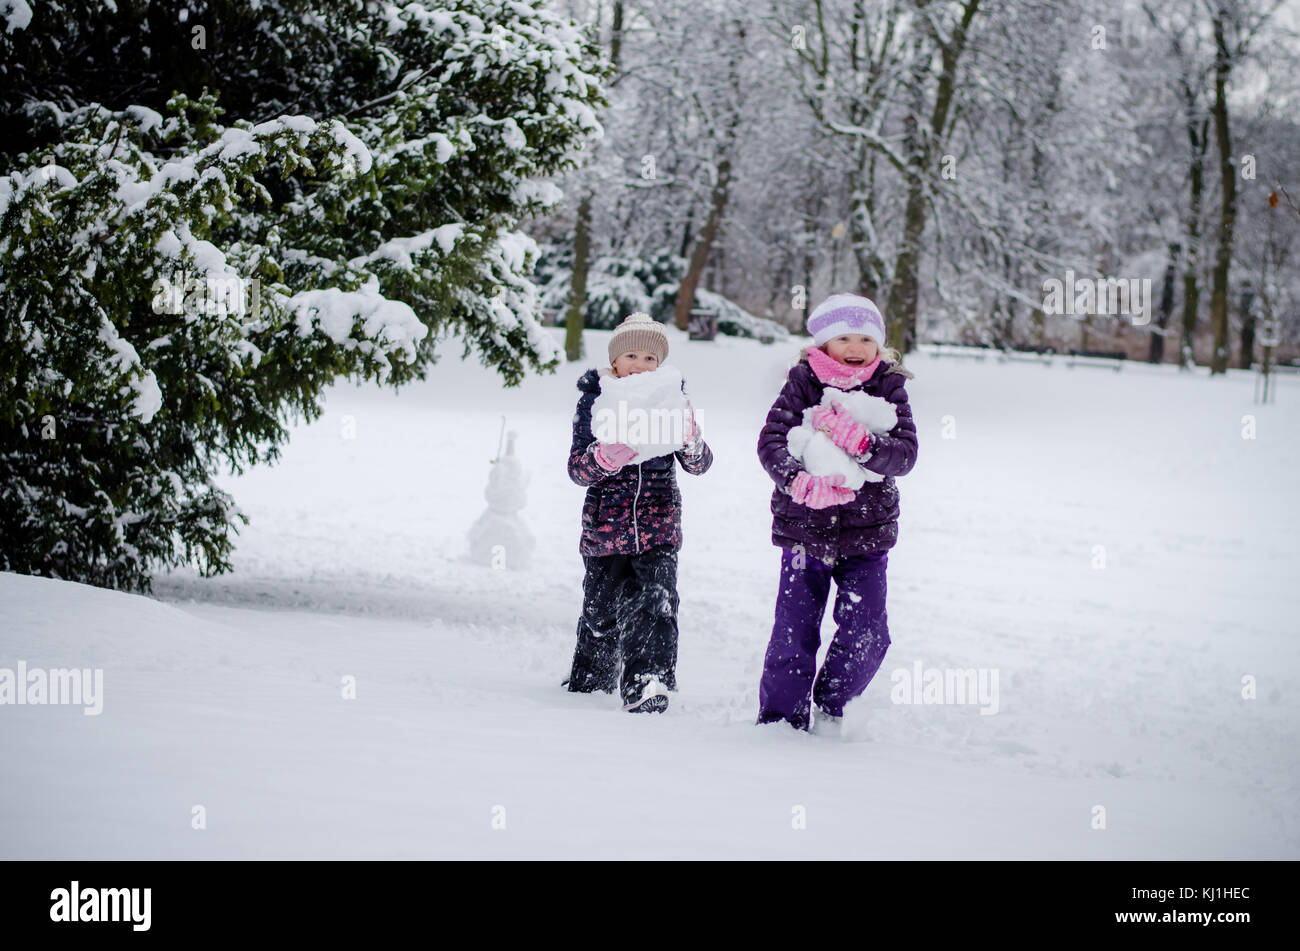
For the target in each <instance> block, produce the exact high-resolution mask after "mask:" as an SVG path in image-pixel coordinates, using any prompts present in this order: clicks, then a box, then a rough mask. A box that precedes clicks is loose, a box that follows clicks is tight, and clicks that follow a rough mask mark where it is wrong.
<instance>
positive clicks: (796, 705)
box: [758, 548, 889, 730]
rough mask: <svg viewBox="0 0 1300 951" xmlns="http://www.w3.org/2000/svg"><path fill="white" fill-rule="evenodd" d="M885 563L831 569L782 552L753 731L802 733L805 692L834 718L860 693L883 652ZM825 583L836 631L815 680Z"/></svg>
mask: <svg viewBox="0 0 1300 951" xmlns="http://www.w3.org/2000/svg"><path fill="white" fill-rule="evenodd" d="M887 562H888V553H887V552H876V553H873V554H870V555H853V556H850V557H847V558H840V559H839V560H838V561H836V562H835V564H834V565H833V566H832V565H828V564H826V563H825V562H824V561H821V560H820V559H817V558H812V557H809V556H807V555H804V554H802V553H796V552H794V551H792V550H791V549H789V548H783V549H782V550H781V587H780V590H779V591H778V592H777V598H776V623H775V624H774V625H773V626H772V640H771V641H770V642H769V643H768V645H767V656H766V657H765V658H764V661H763V679H762V681H761V682H760V683H759V686H758V707H759V709H758V722H759V723H773V722H775V721H777V720H788V721H790V724H791V725H792V726H793V727H795V728H796V729H799V730H806V729H808V715H809V709H808V699H809V691H810V690H811V692H812V699H813V700H814V701H815V702H816V703H817V706H818V707H820V708H821V709H822V710H825V711H826V713H828V714H830V715H831V716H836V717H838V716H842V715H843V714H844V705H845V704H846V703H848V702H849V701H850V700H852V699H853V698H854V697H857V696H859V695H860V694H861V693H862V692H863V691H864V690H866V689H867V684H868V683H870V682H871V678H872V677H874V676H875V674H876V671H877V670H879V669H880V664H881V661H883V660H884V659H885V651H886V650H887V649H888V648H889V627H888V623H887V618H886V615H885V567H886V564H887ZM832 579H834V581H835V587H836V593H835V609H834V613H833V615H832V616H833V617H834V618H835V624H836V631H835V637H834V639H833V640H832V641H831V645H830V647H829V648H827V654H826V662H825V663H824V664H823V665H822V669H821V672H820V673H817V669H816V668H817V649H818V648H819V647H821V623H822V615H824V614H825V613H826V598H827V595H828V594H829V593H830V585H831V580H832ZM814 674H816V683H814V682H813V675H814Z"/></svg>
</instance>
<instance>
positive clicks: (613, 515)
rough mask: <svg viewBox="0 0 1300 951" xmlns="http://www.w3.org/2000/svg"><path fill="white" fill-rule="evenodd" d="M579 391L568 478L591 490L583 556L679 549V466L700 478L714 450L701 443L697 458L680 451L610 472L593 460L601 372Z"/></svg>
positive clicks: (586, 375)
mask: <svg viewBox="0 0 1300 951" xmlns="http://www.w3.org/2000/svg"><path fill="white" fill-rule="evenodd" d="M651 372H653V371H651ZM578 389H579V390H581V391H582V396H581V397H579V398H578V409H577V412H575V413H574V414H573V444H572V446H571V447H570V448H569V478H570V479H572V480H573V481H574V482H576V483H577V484H578V485H585V486H588V489H587V498H586V500H585V501H584V502H583V504H582V539H581V541H580V542H579V544H578V551H579V552H580V553H582V554H583V555H633V554H640V553H641V552H643V551H645V550H646V549H647V548H654V547H656V546H658V545H670V546H672V548H673V550H674V551H676V550H679V549H680V548H681V547H682V496H681V492H680V491H679V490H678V488H677V462H680V463H681V464H682V468H683V469H685V470H686V471H687V472H689V473H691V474H692V475H700V474H702V473H704V472H706V471H708V468H709V466H711V465H713V451H712V450H711V449H709V447H708V445H707V444H706V443H704V442H703V441H701V443H700V446H701V449H700V452H699V454H698V455H696V456H694V457H692V456H688V455H687V454H686V453H685V451H678V452H675V453H673V454H672V455H665V456H656V457H655V458H653V459H646V460H645V461H644V462H641V463H637V464H633V465H627V466H624V467H623V468H622V469H619V470H618V471H617V472H614V473H610V472H608V471H606V470H605V469H603V468H601V466H600V464H599V463H598V462H596V460H595V458H593V456H592V453H593V452H594V451H595V449H596V437H595V436H594V435H593V433H592V429H591V405H592V404H593V403H594V402H595V401H596V397H597V396H599V395H600V371H598V370H588V371H587V372H586V373H584V374H583V375H582V377H581V378H580V379H579V380H578ZM682 389H683V391H684V390H685V384H683V386H682ZM674 457H676V458H675V459H674Z"/></svg>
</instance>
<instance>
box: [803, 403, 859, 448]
mask: <svg viewBox="0 0 1300 951" xmlns="http://www.w3.org/2000/svg"><path fill="white" fill-rule="evenodd" d="M809 422H811V423H812V425H813V427H814V428H815V429H820V430H821V431H822V432H824V433H826V435H827V436H829V437H830V440H831V442H833V443H835V445H837V446H839V447H840V448H841V449H843V450H844V451H845V452H847V453H848V454H849V455H850V456H860V455H862V454H863V453H864V452H866V450H867V446H868V444H869V443H870V442H871V433H870V432H868V431H867V427H865V426H863V425H862V424H861V423H859V422H858V421H857V420H855V419H854V418H853V417H852V416H850V415H849V414H848V413H846V412H845V411H844V409H843V407H841V406H840V404H839V403H832V404H831V405H830V406H826V405H821V406H818V407H816V408H815V409H814V410H813V411H812V412H811V413H810V414H809Z"/></svg>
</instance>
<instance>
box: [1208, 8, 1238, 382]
mask: <svg viewBox="0 0 1300 951" xmlns="http://www.w3.org/2000/svg"><path fill="white" fill-rule="evenodd" d="M1226 17H1227V11H1226V10H1225V9H1224V7H1223V6H1220V7H1218V9H1217V10H1215V14H1214V45H1215V50H1216V54H1215V57H1214V109H1213V115H1214V137H1215V140H1216V142H1217V144H1218V147H1219V178H1220V181H1221V182H1222V185H1223V194H1222V196H1221V197H1222V203H1221V205H1220V207H1219V248H1218V253H1217V254H1216V256H1215V259H1214V273H1213V275H1212V284H1211V290H1210V327H1211V329H1212V331H1213V333H1214V354H1213V356H1212V358H1211V361H1210V373H1212V374H1214V373H1226V372H1227V371H1228V349H1229V348H1228V270H1229V268H1230V267H1231V266H1232V233H1233V229H1234V226H1235V225H1236V216H1237V167H1236V165H1234V164H1233V161H1232V138H1231V136H1230V135H1229V132H1228V75H1229V73H1230V72H1231V71H1232V60H1231V58H1230V56H1229V54H1228V45H1227V39H1226V38H1225V36H1224V19H1225V18H1226Z"/></svg>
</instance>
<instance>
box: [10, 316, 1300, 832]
mask: <svg viewBox="0 0 1300 951" xmlns="http://www.w3.org/2000/svg"><path fill="white" fill-rule="evenodd" d="M672 339H673V351H672V354H671V356H670V360H671V361H672V362H675V363H677V365H678V366H680V367H681V368H682V370H683V372H684V374H685V376H686V380H687V385H688V387H689V388H690V391H691V394H692V400H693V402H694V404H695V405H696V407H697V408H698V409H699V416H700V420H701V424H702V427H703V430H704V433H705V436H706V438H707V439H708V440H709V442H710V445H711V446H712V447H713V449H714V452H715V455H716V457H717V461H716V463H715V466H714V468H713V470H712V471H710V472H709V473H708V474H707V475H706V476H704V477H702V478H698V479H696V478H692V477H689V476H685V475H682V476H681V477H680V481H681V484H682V492H683V496H684V499H685V509H686V517H685V535H686V544H685V548H684V549H683V552H682V556H681V579H680V587H681V599H682V606H681V615H680V627H681V631H682V638H681V659H680V664H679V678H680V681H681V687H682V689H681V692H680V693H678V694H677V695H675V696H674V698H673V706H672V709H671V710H670V711H669V713H668V714H667V715H666V716H664V717H659V718H636V717H630V716H627V715H625V714H623V713H622V712H621V711H620V710H619V709H618V707H617V703H616V701H615V699H614V698H613V697H606V696H603V695H601V696H593V697H583V696H574V695H570V694H567V693H565V692H564V691H563V690H561V689H560V688H559V686H558V682H559V680H560V679H561V677H562V676H563V675H564V673H565V672H566V670H567V666H568V661H569V657H570V654H571V651H572V646H573V626H574V622H575V621H576V611H577V607H578V603H579V595H580V588H579V582H580V579H581V562H580V560H579V558H578V556H577V552H576V545H577V528H578V525H577V521H578V508H579V506H580V504H581V498H582V490H581V489H580V488H578V487H576V486H574V485H572V484H571V483H569V482H568V480H567V477H566V476H565V473H564V457H565V455H566V453H567V448H568V432H569V421H570V416H571V414H572V410H573V404H574V403H575V402H576V396H577V391H576V390H575V389H574V387H573V382H574V380H575V379H576V377H577V375H578V372H577V371H576V370H575V369H570V368H565V369H562V370H561V372H560V373H559V374H558V375H557V376H555V377H552V378H544V379H538V380H530V381H528V382H527V383H526V384H525V385H524V386H523V387H522V388H521V389H519V390H516V391H513V392H505V391H502V390H501V389H500V388H499V386H498V384H497V383H496V381H495V378H494V377H493V376H491V375H489V374H488V373H487V372H486V371H484V370H483V369H482V368H480V367H478V366H475V365H466V364H461V363H459V362H456V361H455V360H454V359H450V358H449V359H446V360H444V361H443V363H442V364H440V366H439V367H438V368H436V369H435V370H434V372H433V373H432V374H431V379H430V381H429V382H427V383H424V384H419V385H417V386H415V387H412V388H409V389H407V390H404V391H403V392H402V393H400V394H392V393H387V392H380V391H378V390H375V389H372V388H365V389H358V388H354V387H351V386H343V387H338V388H336V389H335V390H333V391H332V392H331V395H330V399H329V403H328V407H327V412H326V415H325V417H324V418H322V419H321V420H319V421H318V422H317V423H315V424H313V425H311V426H303V427H300V428H299V429H298V430H297V431H296V432H295V434H294V438H293V441H292V443H291V444H290V445H289V447H288V448H287V450H286V452H285V454H284V458H283V460H282V462H281V464H279V465H278V466H276V467H274V468H268V469H262V470H258V471H255V472H250V473H248V474H247V475H245V476H244V477H242V478H240V479H230V480H228V483H227V484H228V485H229V486H230V487H231V488H232V490H233V491H234V492H235V494H236V498H237V499H238V500H239V502H240V504H241V505H242V506H243V507H244V509H245V510H246V511H247V512H248V513H249V515H250V517H251V518H252V524H251V525H250V526H249V527H248V528H247V529H245V532H244V535H243V536H242V537H241V538H240V540H239V542H238V546H237V552H236V556H235V564H236V572H235V573H234V574H233V575H229V576H225V577H222V578H215V579H200V578H197V577H196V576H195V575H194V573H193V572H189V571H184V572H177V573H174V574H173V575H171V576H169V577H164V578H161V579H159V581H158V583H157V585H156V595H157V596H158V597H159V598H161V599H162V600H163V601H164V602H166V603H161V604H160V603H157V602H155V601H150V600H148V599H141V598H133V597H130V596H127V595H122V594H119V593H115V592H105V591H98V590H95V589H89V588H84V587H81V586H73V585H66V584H60V583H56V582H51V581H47V580H44V579H31V578H22V577H18V576H14V575H9V574H0V667H6V666H7V667H13V666H14V665H15V664H16V663H17V661H18V660H20V659H21V660H25V661H26V663H27V664H28V665H29V667H30V666H34V665H43V666H47V667H57V666H77V667H102V668H104V671H105V673H104V679H105V701H104V712H103V714H102V715H100V716H98V717H93V716H91V717H87V716H82V715H81V713H80V712H79V711H78V710H76V709H75V708H66V707H64V708H60V707H40V706H21V707H8V706H6V707H0V757H3V761H4V762H5V763H6V779H7V780H9V781H8V782H6V783H5V784H4V792H3V793H0V842H3V843H4V845H3V846H0V855H3V856H4V857H24V858H35V857H61V858H76V857H85V858H110V857H130V858H144V857H169V856H176V857H206V856H221V857H236V856H257V857H272V856H274V857H293V856H310V857H326V856H358V857H359V856H367V857H370V856H374V857H488V856H516V857H518V856H530V857H531V856H564V857H596V856H609V857H630V856H633V855H646V856H664V857H667V856H674V857H676V856H701V857H726V856H738V857H774V858H775V857H842V858H870V857H885V858H921V857H926V858H928V857H934V858H940V857H942V858H966V857H994V858H1025V857H1052V858H1058V857H1059V858H1067V857H1080V858H1256V857H1274V858H1282V857H1285V858H1296V857H1300V826H1298V825H1297V822H1296V819H1295V817H1294V806H1295V803H1296V802H1297V800H1300V752H1297V751H1298V750H1300V742H1297V740H1298V737H1297V724H1300V701H1298V700H1297V692H1296V690H1295V689H1294V688H1295V685H1296V680H1297V678H1298V676H1300V641H1298V640H1297V634H1300V631H1297V626H1298V624H1297V622H1296V620H1295V618H1297V617H1300V592H1297V590H1296V587H1295V585H1294V582H1293V580H1292V579H1293V578H1294V576H1295V569H1296V566H1297V552H1296V546H1297V542H1296V539H1297V538H1300V508H1298V507H1297V506H1296V504H1295V501H1294V486H1295V482H1296V480H1295V476H1294V473H1295V472H1296V471H1300V468H1298V467H1300V439H1298V438H1297V437H1300V410H1297V408H1296V402H1297V399H1298V398H1300V380H1295V379H1294V378H1288V379H1285V380H1283V381H1282V386H1281V388H1280V392H1279V394H1278V397H1277V405H1276V406H1269V407H1263V408H1260V407H1256V406H1254V405H1253V404H1251V402H1250V395H1251V389H1250V387H1251V384H1250V378H1249V377H1248V376H1245V375H1240V374H1235V373H1234V374H1230V375H1229V376H1228V378H1227V379H1215V380H1207V379H1205V378H1204V375H1203V371H1201V372H1198V373H1197V374H1196V375H1195V376H1194V377H1186V376H1179V375H1178V374H1177V373H1176V371H1172V370H1168V369H1165V368H1149V367H1145V366H1133V367H1128V368H1126V369H1125V370H1124V372H1122V373H1119V374H1114V373H1111V372H1107V371H1102V370H1097V369H1093V368H1077V369H1074V370H1070V369H1066V368H1064V367H1062V366H1059V365H1058V366H1056V367H1053V368H1050V369H1048V368H1044V367H1041V366H1036V365H1019V364H1013V365H999V364H997V363H994V362H989V363H970V362H959V361H955V360H952V359H945V360H934V359H930V358H927V357H925V356H922V355H918V356H917V357H916V358H915V359H914V360H913V361H912V363H913V367H914V369H915V371H916V372H917V374H918V376H917V379H916V380H914V381H912V382H911V383H910V385H909V392H910V393H911V394H912V401H913V406H914V410H915V413H916V417H917V421H918V429H919V432H920V439H921V448H920V455H919V461H918V464H917V467H916V469H915V470H914V471H913V473H912V474H910V475H908V476H907V477H905V478H903V479H902V480H900V483H899V485H900V491H901V493H902V497H903V521H902V527H901V537H900V542H899V546H898V547H897V548H896V549H895V550H894V553H893V554H892V555H891V559H890V606H889V615H890V626H891V636H892V638H893V642H894V643H893V646H892V648H891V649H890V653H889V655H888V656H887V657H886V659H885V664H884V667H883V668H882V670H881V674H880V676H879V677H878V678H877V680H876V682H875V683H873V684H872V686H871V688H870V689H869V691H868V694H867V696H866V697H864V698H863V699H862V700H861V701H860V702H859V703H857V704H855V705H852V706H851V707H850V708H849V711H848V716H847V719H848V721H849V723H848V726H849V736H848V738H847V742H834V741H828V740H825V739H822V738H817V737H809V736H800V735H795V734H794V733H793V732H791V731H789V730H787V729H785V728H784V727H779V726H778V727H767V728H763V729H758V728H756V727H754V726H753V725H752V721H753V717H754V713H755V710H756V707H757V686H758V673H759V669H760V665H761V660H762V653H763V649H764V647H765V645H766V641H767V635H768V633H769V629H770V624H771V611H772V601H773V597H774V595H775V587H776V567H777V562H778V552H777V550H776V549H775V548H773V547H772V546H771V545H770V542H769V541H768V529H769V525H770V518H769V516H768V514H767V500H768V495H769V493H770V482H769V481H768V480H767V477H766V475H765V474H764V473H763V472H762V470H761V468H760V467H759V465H758V462H757V459H756V457H755V452H754V444H755V441H756V437H757V432H758V427H759V426H760V425H761V422H762V419H763V416H764V415H765V414H766V411H767V408H768V406H769V405H770V403H771V399H772V398H773V396H774V395H775V392H776V390H777V389H778V388H779V386H780V382H781V379H782V377H783V374H784V369H785V367H786V366H787V365H788V361H789V359H790V358H791V356H792V354H791V353H789V352H787V351H786V350H784V349H782V348H780V347H761V346H759V345H757V344H754V343H751V342H749V341H738V340H730V339H725V340H720V341H717V342H715V343H712V344H698V343H695V344H692V343H688V342H687V341H686V340H685V338H684V335H675V336H674V337H673V338H672ZM604 340H605V335H603V334H599V333H589V335H588V347H589V348H590V352H592V353H597V352H599V351H600V350H602V349H603V347H604ZM719 350H723V351H726V354H725V356H726V357H727V359H726V360H722V359H718V357H717V351H719ZM711 367H716V368H718V369H714V370H711V369H710V368H711ZM502 413H505V414H507V416H508V421H509V426H510V428H512V429H515V430H517V431H518V433H519V438H518V442H517V451H518V452H519V454H520V456H521V458H522V460H523V462H524V465H525V466H526V468H528V469H529V471H530V472H531V475H532V482H531V484H530V486H529V504H528V507H527V509H526V510H525V516H526V518H527V521H528V523H529V525H530V527H531V528H532V529H533V532H534V534H535V535H536V536H537V540H538V549H537V553H536V556H535V560H536V564H535V567H534V568H533V570H531V571H528V572H513V571H493V570H492V569H488V568H482V567H478V566H475V565H471V564H468V563H466V562H464V561H462V560H461V557H460V556H461V554H462V552H463V551H464V549H465V545H466V542H465V533H466V530H467V529H468V527H469V524H470V523H471V522H472V521H473V520H474V518H475V517H476V516H477V515H478V514H479V512H481V511H482V509H483V507H484V502H483V499H482V490H483V486H484V485H485V483H486V478H487V473H488V469H489V465H488V462H487V460H488V459H490V458H491V457H492V456H493V455H494V453H495V451H496V443H497V433H498V428H499V425H500V415H501V414H502ZM1244 414H1254V415H1255V416H1256V417H1257V427H1258V436H1257V438H1256V439H1254V440H1243V439H1242V438H1241V426H1242V424H1241V417H1242V416H1243V415H1244ZM344 415H351V416H352V417H353V418H354V420H355V425H356V434H357V435H356V438H355V439H344V438H342V437H341V435H340V431H341V418H342V417H343V416H344ZM945 416H952V417H953V420H952V423H953V424H955V427H956V438H953V439H944V438H942V432H943V426H944V417H945ZM1095 546H1103V547H1104V552H1103V553H1102V554H1103V555H1104V565H1105V567H1104V568H1100V569H1099V568H1096V567H1094V565H1095V564H1097V563H1098V561H1097V559H1098V557H1099V554H1098V551H1097V549H1096V548H1095ZM829 614H830V612H829V610H828V612H827V617H826V620H825V630H826V632H827V634H828V635H829V632H830V631H831V630H832V623H831V620H830V617H829ZM915 662H921V663H922V664H923V665H924V666H925V667H927V668H929V667H941V668H942V667H947V668H968V667H973V668H988V669H995V670H997V672H998V674H999V687H1000V695H999V711H998V713H997V714H996V715H994V716H981V715H980V714H979V711H978V709H977V707H975V706H970V705H968V706H925V705H907V704H891V703H890V699H889V695H890V687H891V683H890V679H889V678H890V674H891V673H892V672H894V671H895V670H898V669H900V668H903V669H909V670H910V669H911V668H912V665H913V664H914V663H915ZM1246 675H1253V676H1254V677H1256V678H1257V679H1258V698H1257V699H1254V700H1244V699H1242V695H1241V689H1242V688H1241V680H1242V677H1243V676H1246ZM344 676H353V677H355V678H356V683H357V699H355V700H344V699H341V697H340V680H341V678H342V677H344ZM194 805H203V806H204V807H205V809H206V811H207V817H208V827H207V829H206V830H203V831H195V830H192V829H191V828H190V815H191V808H192V807H193V806H194ZM1097 805H1101V806H1104V807H1105V810H1106V818H1107V828H1106V829H1105V830H1094V829H1092V828H1091V827H1090V821H1091V818H1092V810H1093V808H1094V806H1097ZM497 806H500V807H504V816H505V829H504V830H494V829H493V828H492V820H493V815H494V813H493V809H494V807H497ZM795 807H803V809H804V810H805V814H806V826H807V827H806V828H805V829H796V828H793V827H792V826H793V825H796V824H797V823H794V822H792V818H793V817H795V813H793V812H792V810H794V809H795Z"/></svg>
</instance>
